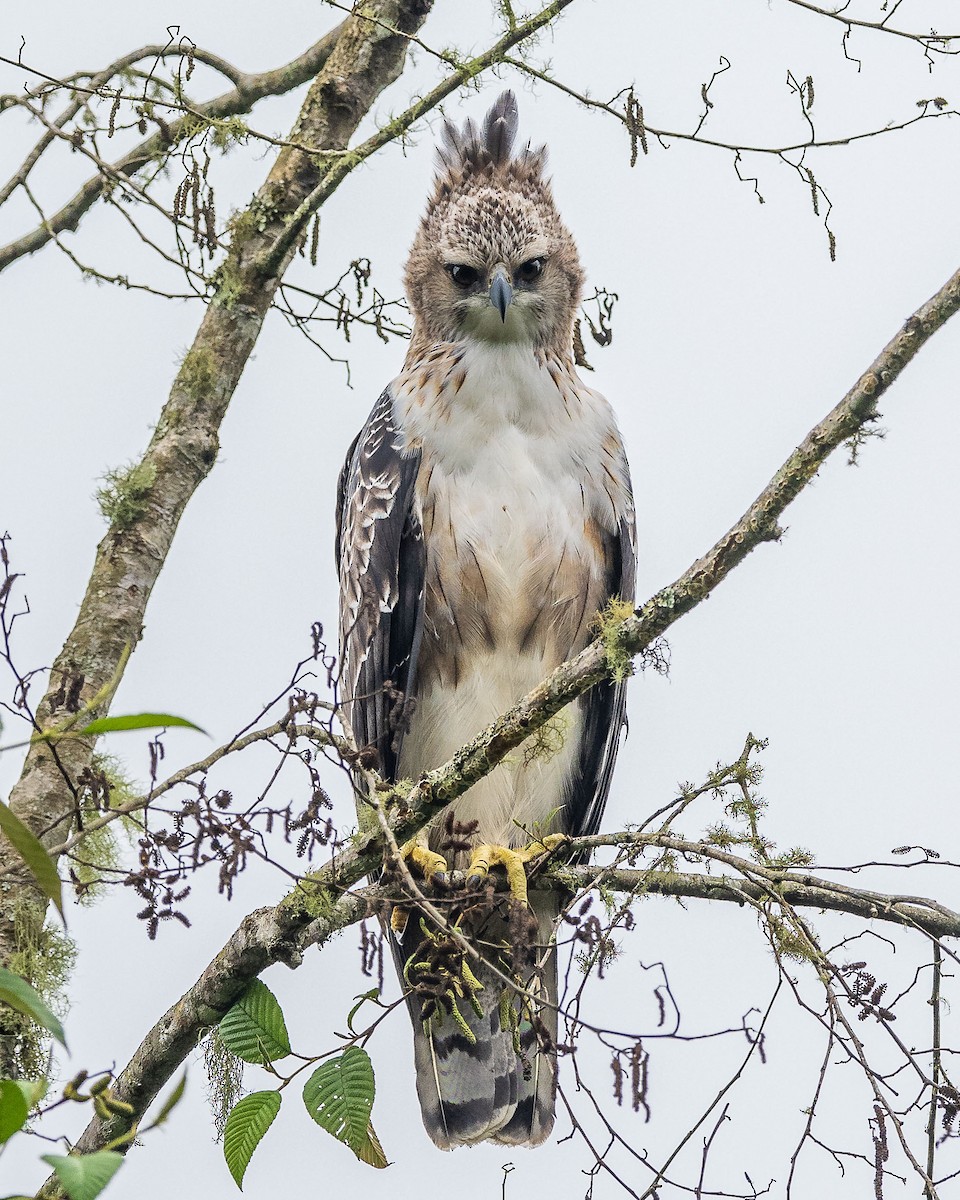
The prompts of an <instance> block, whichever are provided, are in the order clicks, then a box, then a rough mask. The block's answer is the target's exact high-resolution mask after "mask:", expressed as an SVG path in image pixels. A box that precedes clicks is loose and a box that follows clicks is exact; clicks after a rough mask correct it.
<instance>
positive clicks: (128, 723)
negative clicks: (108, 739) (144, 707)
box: [71, 713, 209, 737]
mask: <svg viewBox="0 0 960 1200" xmlns="http://www.w3.org/2000/svg"><path fill="white" fill-rule="evenodd" d="M174 725H176V726H180V727H182V728H183V729H195V730H196V731H197V733H202V734H204V735H205V736H207V737H209V734H207V731H206V730H205V729H201V728H200V726H199V725H194V723H193V722H192V721H188V720H187V719H186V717H175V716H173V715H172V714H171V713H131V714H130V715H129V716H125V717H100V718H99V720H96V721H91V722H90V724H89V725H84V726H83V728H82V729H75V730H72V731H71V732H72V733H73V734H75V735H76V736H77V737H80V736H83V737H86V736H87V734H101V733H124V732H126V730H128V729H168V728H171V727H173V726H174Z"/></svg>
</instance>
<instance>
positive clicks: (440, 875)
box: [400, 835, 448, 885]
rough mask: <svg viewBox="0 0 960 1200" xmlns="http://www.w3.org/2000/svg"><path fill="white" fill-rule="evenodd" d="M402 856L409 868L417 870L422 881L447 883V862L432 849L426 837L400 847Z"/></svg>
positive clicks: (414, 839) (413, 839)
mask: <svg viewBox="0 0 960 1200" xmlns="http://www.w3.org/2000/svg"><path fill="white" fill-rule="evenodd" d="M400 854H401V856H402V857H403V861H404V862H405V863H406V864H407V866H408V867H415V868H416V871H417V873H418V874H419V875H420V877H421V879H425V880H426V881H427V882H428V883H439V884H441V885H443V884H444V883H446V882H447V870H448V868H447V860H446V859H445V858H444V857H443V855H442V854H435V853H434V851H433V850H431V849H430V847H429V846H428V845H427V841H426V837H425V836H423V835H418V836H417V837H415V838H411V839H410V841H409V842H407V843H406V844H405V845H403V846H401V847H400Z"/></svg>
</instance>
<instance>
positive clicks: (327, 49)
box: [0, 22, 347, 271]
mask: <svg viewBox="0 0 960 1200" xmlns="http://www.w3.org/2000/svg"><path fill="white" fill-rule="evenodd" d="M346 24H347V22H343V24H340V25H338V26H337V27H336V28H335V29H331V30H330V32H329V33H325V34H324V35H323V37H322V38H320V40H319V41H317V42H315V43H314V44H313V45H312V46H311V47H310V48H309V50H305V51H304V53H303V54H301V55H299V56H298V57H297V58H295V59H293V61H292V62H289V63H287V64H286V65H285V66H283V67H276V68H274V69H273V70H270V71H262V72H260V73H259V74H256V75H247V74H245V73H243V72H239V71H236V69H235V68H232V70H233V72H234V74H233V76H231V78H234V80H235V85H236V86H235V87H233V88H231V90H230V91H228V92H224V93H223V94H222V95H220V96H216V97H214V98H213V99H212V100H207V101H206V102H205V103H203V104H198V105H197V106H196V108H194V109H192V110H190V111H188V112H187V113H186V114H185V115H184V116H182V117H179V118H178V119H177V120H175V121H170V122H169V124H168V129H169V137H168V136H167V134H166V133H164V132H163V131H161V130H158V131H157V132H156V133H155V134H152V135H151V136H150V137H148V138H145V139H144V140H143V141H142V142H140V143H139V144H138V145H137V146H134V147H133V149H132V150H128V151H127V153H126V154H124V155H122V156H121V157H120V158H118V159H117V160H116V162H114V163H112V164H111V165H110V174H111V176H116V175H126V176H128V177H129V176H131V175H135V174H136V173H137V172H138V171H140V170H142V169H143V168H144V167H145V166H147V165H148V164H149V163H151V162H154V161H155V160H156V158H157V156H158V155H164V154H168V153H169V152H170V150H171V148H172V147H173V146H175V145H176V144H177V143H178V142H180V141H181V140H182V139H183V138H184V136H185V135H186V132H187V131H188V130H189V129H191V128H195V126H196V123H197V119H198V118H202V119H203V120H206V121H215V120H223V119H224V118H226V117H233V116H237V115H238V114H239V113H245V112H249V111H250V109H251V108H253V106H254V105H255V104H256V103H257V101H259V100H262V99H264V97H266V96H282V95H285V94H286V93H287V92H290V91H293V89H294V88H297V87H300V86H301V84H304V83H306V82H307V80H309V79H312V78H313V77H314V76H315V75H316V74H317V72H318V71H320V70H321V69H322V68H323V67H324V66H325V65H326V63H327V60H328V59H329V58H330V55H331V53H332V52H333V49H334V46H335V45H336V44H337V39H338V38H339V36H340V34H341V32H342V30H343V28H344V25H346ZM155 50H156V47H152V46H145V47H143V48H142V49H141V50H136V51H134V52H133V53H132V54H129V55H125V56H124V57H123V58H120V59H118V60H117V61H116V62H115V63H111V64H110V66H109V67H107V68H105V69H104V70H103V71H101V72H100V73H99V74H98V75H96V76H94V78H93V80H92V81H91V85H90V89H89V91H90V93H91V94H92V93H96V92H97V91H98V90H99V88H102V87H103V86H104V85H105V83H106V82H107V81H108V80H109V79H110V78H112V76H113V75H115V74H116V73H117V71H119V70H123V69H124V67H126V66H129V65H130V64H131V63H132V62H137V61H138V60H139V59H140V58H143V57H149V56H151V52H153V51H155ZM169 53H171V54H174V53H175V54H181V53H182V52H181V51H180V50H179V49H175V50H170V51H169ZM198 57H199V55H198ZM204 61H206V59H204ZM211 65H214V66H216V69H217V70H220V71H222V72H223V73H224V74H227V73H228V72H227V71H226V70H225V69H224V68H225V67H226V66H229V64H224V63H222V62H221V61H220V60H218V62H217V64H211ZM11 103H13V100H12V98H11ZM79 107H80V106H79V104H71V105H69V106H68V108H67V109H66V110H65V112H64V113H63V114H61V116H60V117H58V118H57V120H56V122H55V124H56V125H57V126H58V127H59V128H63V126H64V125H65V124H66V123H67V121H69V120H71V119H72V115H75V112H76V111H77V110H78V109H79ZM68 114H70V115H68ZM53 136H54V135H53V134H52V133H51V132H50V131H49V130H48V132H47V134H46V135H45V137H44V138H42V139H41V140H40V141H39V142H38V143H37V145H36V146H35V147H34V149H33V151H31V153H30V155H28V157H27V158H26V159H25V160H24V162H23V164H22V165H21V167H20V170H19V171H18V172H17V173H16V174H15V175H14V176H13V177H12V178H11V179H10V181H9V182H8V184H7V185H6V187H5V188H4V189H3V192H2V193H0V203H2V200H3V199H6V198H7V195H8V194H9V193H10V192H12V191H14V190H16V187H17V186H18V185H19V184H21V183H22V182H23V181H24V180H25V179H26V177H27V175H28V174H29V172H30V171H31V170H32V168H33V166H34V164H35V163H36V161H37V159H39V157H40V155H41V154H42V153H43V151H44V150H45V149H46V147H47V144H48V143H49V141H51V140H52V139H53ZM103 181H104V177H103V174H97V175H94V176H91V178H90V179H88V180H87V181H86V183H84V184H83V186H82V187H81V188H80V190H79V191H78V192H77V193H76V195H75V196H73V197H72V199H70V200H68V201H67V203H66V204H65V205H64V206H63V207H62V208H61V209H59V210H58V211H57V212H56V213H54V214H53V215H52V216H51V217H50V218H49V219H48V220H47V221H45V222H44V223H43V224H41V225H38V226H37V228H36V229H34V230H33V231H32V232H30V233H28V234H25V235H24V236H23V237H21V238H17V239H16V240H15V241H13V242H10V243H9V244H8V245H6V246H2V247H0V271H3V270H4V268H6V267H8V266H10V264H11V263H13V262H16V261H17V259H19V258H23V257H24V256H25V255H27V254H34V253H35V252H36V251H37V250H40V249H41V248H42V247H43V246H45V245H46V244H47V242H49V241H50V240H51V238H52V237H53V236H54V235H55V234H58V233H63V232H64V231H70V232H75V231H76V229H77V227H78V226H79V224H80V221H81V219H82V217H83V216H84V215H85V214H86V212H87V211H88V210H89V209H90V208H92V207H93V205H94V204H95V203H96V201H97V200H98V199H99V198H100V195H101V193H102V188H103Z"/></svg>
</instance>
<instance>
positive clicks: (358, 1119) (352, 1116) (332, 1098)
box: [303, 1046, 387, 1167]
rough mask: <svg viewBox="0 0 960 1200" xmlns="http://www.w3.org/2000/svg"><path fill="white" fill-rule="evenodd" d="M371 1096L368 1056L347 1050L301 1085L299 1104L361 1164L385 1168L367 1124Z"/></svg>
mask: <svg viewBox="0 0 960 1200" xmlns="http://www.w3.org/2000/svg"><path fill="white" fill-rule="evenodd" d="M375 1092H376V1084H375V1082H374V1078H373V1064H372V1063H371V1062H370V1056H369V1054H367V1052H366V1050H361V1049H360V1047H359V1046H348V1047H347V1049H346V1050H344V1052H343V1053H342V1054H340V1055H338V1056H337V1057H336V1058H331V1059H328V1060H327V1061H326V1062H325V1063H321V1064H320V1066H319V1067H317V1069H316V1070H315V1071H314V1073H313V1074H312V1075H311V1076H310V1078H309V1079H308V1080H307V1082H306V1084H304V1088H303V1103H304V1104H305V1105H306V1109H307V1112H308V1113H309V1114H310V1116H311V1117H313V1119H314V1120H315V1121H316V1123H317V1124H318V1125H319V1126H320V1127H321V1128H322V1129H325V1130H326V1131H327V1133H331V1134H333V1136H334V1137H335V1138H336V1139H337V1140H338V1141H341V1142H343V1143H344V1145H347V1146H349V1147H350V1149H351V1150H352V1151H353V1152H354V1154H355V1155H356V1156H357V1158H359V1159H360V1161H361V1162H365V1163H369V1164H370V1165H371V1166H373V1167H385V1166H387V1159H386V1155H385V1154H384V1153H383V1148H382V1147H381V1145H380V1142H379V1140H378V1139H377V1135H376V1133H374V1130H373V1126H372V1125H371V1124H370V1113H371V1111H372V1110H373V1097H374V1094H375Z"/></svg>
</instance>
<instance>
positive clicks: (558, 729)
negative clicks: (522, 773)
mask: <svg viewBox="0 0 960 1200" xmlns="http://www.w3.org/2000/svg"><path fill="white" fill-rule="evenodd" d="M569 730H570V718H569V716H568V715H567V713H566V712H565V711H563V712H558V713H557V714H556V716H554V717H551V718H550V720H549V721H545V722H544V723H543V724H542V725H541V726H540V728H539V729H536V730H534V732H533V733H531V734H530V736H529V737H528V738H527V740H526V741H525V742H524V743H523V745H522V746H521V749H522V750H523V765H524V766H525V767H529V766H530V764H531V763H532V762H536V761H537V760H542V761H546V760H548V759H551V758H553V756H554V755H555V754H559V753H560V751H561V750H562V749H563V744H564V742H565V741H566V740H567V733H568V732H569Z"/></svg>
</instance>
